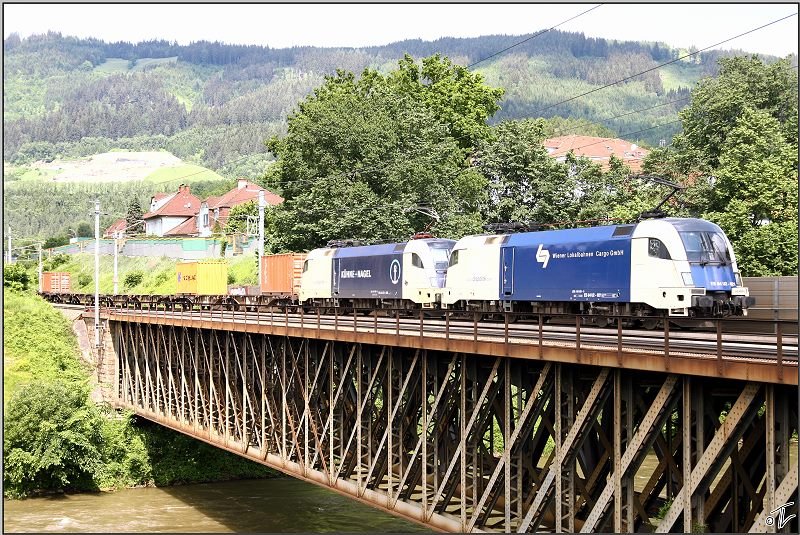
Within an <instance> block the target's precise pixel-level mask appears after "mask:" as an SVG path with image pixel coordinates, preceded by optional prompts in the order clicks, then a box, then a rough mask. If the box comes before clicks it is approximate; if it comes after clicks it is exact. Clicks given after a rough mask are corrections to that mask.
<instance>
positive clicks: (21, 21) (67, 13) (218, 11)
mask: <svg viewBox="0 0 800 535" xmlns="http://www.w3.org/2000/svg"><path fill="white" fill-rule="evenodd" d="M595 5H597V4H502V5H497V4H491V5H490V4H437V5H430V4H391V5H386V4H383V5H381V4H367V5H364V4H349V5H348V4H333V5H321V4H312V5H309V4H306V5H303V4H290V5H274V4H273V5H265V4H249V5H248V4H235V5H220V4H170V5H154V4H130V5H129V4H104V5H97V4H83V5H81V4H67V5H58V4H52V5H47V4H24V5H16V4H12V5H9V4H4V5H3V15H4V17H3V18H4V21H3V22H4V24H3V26H4V28H3V30H4V37H7V36H8V35H9V34H10V33H11V32H16V33H18V34H19V35H20V36H21V37H26V36H28V35H31V34H34V33H44V32H46V31H48V30H54V31H59V32H61V33H62V34H64V35H74V36H78V37H97V38H99V39H103V40H105V41H130V42H139V41H144V40H148V39H154V38H157V39H166V40H168V41H177V42H178V43H181V44H188V43H190V42H192V41H199V40H208V41H223V42H226V43H235V44H259V45H267V46H270V47H273V48H282V47H290V46H294V45H313V46H347V47H359V46H369V45H381V44H386V43H390V42H393V41H400V40H403V39H415V38H421V39H424V40H434V39H437V38H439V37H476V36H479V35H490V34H507V35H521V34H526V33H533V32H536V31H540V30H543V29H546V28H549V27H551V26H554V25H556V24H558V23H560V22H562V21H564V20H566V19H568V18H570V17H573V16H575V15H577V14H579V13H581V12H583V11H586V10H587V9H589V8H591V7H592V6H595ZM797 9H798V6H797V4H700V5H698V4H652V3H651V4H607V5H601V6H600V7H599V8H597V9H595V10H593V11H591V12H589V13H587V14H585V15H583V16H581V17H578V18H576V19H575V20H573V21H571V22H567V23H566V24H564V25H562V26H559V27H558V29H559V30H564V31H573V32H583V33H584V34H585V35H586V36H587V37H605V38H610V39H620V40H636V41H639V40H642V41H661V42H665V43H667V44H669V45H670V46H672V47H682V48H688V47H689V46H692V45H694V46H696V47H697V48H705V47H707V46H709V45H713V44H715V43H717V42H720V41H723V40H725V39H729V38H731V37H733V36H735V35H738V34H740V33H743V32H746V31H748V30H751V29H753V28H756V27H758V26H761V25H764V24H767V23H769V22H771V21H773V20H776V19H779V18H781V17H785V16H787V15H790V14H795V16H793V17H791V18H789V19H786V20H783V21H781V22H778V23H776V24H773V25H771V26H769V27H768V28H764V29H762V30H759V31H756V32H754V33H752V34H749V35H745V36H743V37H740V38H738V39H735V40H733V41H731V42H729V43H726V44H724V45H722V46H721V47H719V48H727V49H730V48H736V49H742V50H745V51H748V52H757V53H762V54H771V55H775V56H781V57H784V56H786V55H787V54H789V53H794V54H796V53H797V44H798V27H797V25H798V23H797V19H798V17H797Z"/></svg>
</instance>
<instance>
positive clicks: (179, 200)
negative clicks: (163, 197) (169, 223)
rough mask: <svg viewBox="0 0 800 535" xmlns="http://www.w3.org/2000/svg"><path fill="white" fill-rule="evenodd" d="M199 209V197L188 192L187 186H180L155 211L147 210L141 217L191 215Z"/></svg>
mask: <svg viewBox="0 0 800 535" xmlns="http://www.w3.org/2000/svg"><path fill="white" fill-rule="evenodd" d="M199 211H200V199H198V198H197V197H195V196H194V195H192V194H191V193H190V192H189V186H182V187H181V188H180V189H179V190H178V193H177V194H175V196H174V197H173V198H172V199H170V200H169V201H167V203H166V204H165V205H164V206H162V207H161V208H159V209H158V210H156V211H155V212H147V213H146V214H144V215H143V216H142V219H150V218H153V217H160V216H175V217H179V216H193V215H196V214H197V212H199Z"/></svg>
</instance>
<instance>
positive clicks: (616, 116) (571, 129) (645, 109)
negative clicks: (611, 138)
mask: <svg viewBox="0 0 800 535" xmlns="http://www.w3.org/2000/svg"><path fill="white" fill-rule="evenodd" d="M690 98H692V97H691V95H690V96H688V97H683V98H679V99H675V100H670V101H669V102H663V103H661V104H656V105H654V106H650V107H648V108H642V109H640V110H633V111H629V112H625V113H621V114H619V115H615V116H613V117H608V118H606V119H600V120H601V121H613V120H614V119H619V118H620V117H625V116H627V115H632V114H634V113H641V112H644V111H649V110H653V109H655V108H661V107H663V106H669V105H670V104H675V103H676V102H683V101H684V100H689V99H690ZM581 128H583V126H575V127H572V128H567V129H566V130H559V131H558V132H554V135H555V136H562V135H564V134H568V133H570V132H575V131H577V130H580V129H581ZM620 135H622V134H620Z"/></svg>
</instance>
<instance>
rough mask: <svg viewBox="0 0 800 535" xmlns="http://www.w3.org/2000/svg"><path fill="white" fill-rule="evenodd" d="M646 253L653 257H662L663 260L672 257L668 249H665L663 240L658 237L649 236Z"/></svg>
mask: <svg viewBox="0 0 800 535" xmlns="http://www.w3.org/2000/svg"><path fill="white" fill-rule="evenodd" d="M647 254H648V255H650V256H652V257H653V258H663V259H665V260H671V259H672V257H671V256H670V255H669V250H668V249H667V246H666V245H664V242H662V241H661V240H659V239H658V238H650V239H649V240H648V242H647Z"/></svg>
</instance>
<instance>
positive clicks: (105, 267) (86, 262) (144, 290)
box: [52, 253, 258, 295]
mask: <svg viewBox="0 0 800 535" xmlns="http://www.w3.org/2000/svg"><path fill="white" fill-rule="evenodd" d="M66 256H67V261H66V263H64V264H60V265H58V266H55V267H54V268H53V269H52V271H68V272H70V273H71V274H72V291H73V292H76V293H93V292H94V255H93V254H88V253H81V254H74V255H66ZM227 261H228V273H229V275H232V276H233V281H234V282H233V283H232V284H238V285H243V284H257V283H258V277H257V275H256V259H255V255H242V256H237V257H233V258H228V259H227ZM177 262H178V260H176V259H174V258H166V257H161V258H156V257H143V256H132V257H128V256H120V257H119V259H118V280H119V293H120V294H150V295H168V294H174V293H175V291H176V287H177V279H176V277H175V264H176V263H177ZM136 271H139V272H141V273H142V274H143V276H142V280H141V282H140V283H138V284H136V285H135V286H132V287H126V286H125V284H124V281H125V276H126V275H127V274H129V273H132V272H136ZM113 290H114V257H113V256H111V255H101V256H100V293H112V292H113Z"/></svg>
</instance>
